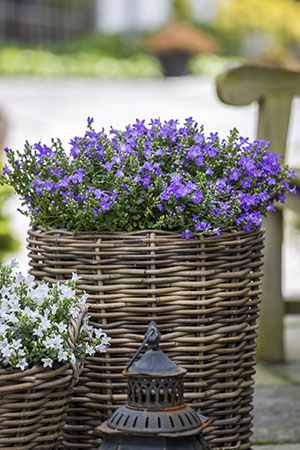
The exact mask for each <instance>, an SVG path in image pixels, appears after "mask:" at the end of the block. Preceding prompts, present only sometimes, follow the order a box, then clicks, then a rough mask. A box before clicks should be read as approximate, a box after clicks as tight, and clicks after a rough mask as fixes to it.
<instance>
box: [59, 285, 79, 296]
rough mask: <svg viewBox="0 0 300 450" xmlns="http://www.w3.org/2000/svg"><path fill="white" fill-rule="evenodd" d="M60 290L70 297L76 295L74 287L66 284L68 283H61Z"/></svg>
mask: <svg viewBox="0 0 300 450" xmlns="http://www.w3.org/2000/svg"><path fill="white" fill-rule="evenodd" d="M60 291H61V293H62V295H63V296H64V297H66V298H68V299H69V298H72V297H74V294H75V293H74V291H73V289H72V288H71V287H70V286H66V285H61V286H60Z"/></svg>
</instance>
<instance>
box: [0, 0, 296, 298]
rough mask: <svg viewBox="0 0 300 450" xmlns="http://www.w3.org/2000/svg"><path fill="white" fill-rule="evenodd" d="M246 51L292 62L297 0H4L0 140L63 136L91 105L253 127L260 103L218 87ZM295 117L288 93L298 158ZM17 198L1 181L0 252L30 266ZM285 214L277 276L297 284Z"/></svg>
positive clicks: (117, 116) (98, 117)
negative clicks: (227, 97) (229, 96)
mask: <svg viewBox="0 0 300 450" xmlns="http://www.w3.org/2000/svg"><path fill="white" fill-rule="evenodd" d="M247 61H251V62H255V63H258V64H262V65H268V66H270V65H271V66H277V67H282V66H283V67H287V68H289V69H292V70H300V2H298V1H296V0H243V1H240V0H152V1H151V2H149V1H148V0H85V1H81V0H0V146H1V148H3V147H4V146H8V147H11V148H13V149H21V148H22V147H23V145H24V142H25V141H26V140H29V141H30V142H32V143H33V142H36V141H39V140H42V141H44V142H45V143H50V140H51V138H52V137H54V138H56V137H59V138H61V139H62V141H63V143H65V144H66V145H67V143H68V141H69V139H70V138H72V137H73V136H74V135H80V134H82V133H84V130H85V125H86V119H87V117H88V116H90V117H94V118H95V126H96V127H99V128H101V127H105V128H108V127H109V126H110V125H113V126H115V127H123V126H125V125H126V124H127V123H130V122H132V121H134V120H135V119H136V118H137V117H138V118H140V119H141V118H145V119H146V120H148V119H150V118H152V117H161V118H162V119H170V118H179V119H180V120H183V119H184V118H185V117H189V116H193V117H194V118H195V119H196V120H197V121H198V122H199V123H202V124H204V126H205V129H206V131H207V132H210V131H219V133H220V134H221V135H222V136H224V137H225V136H226V135H227V134H228V132H229V130H230V129H232V128H233V127H237V128H238V129H239V130H240V133H241V134H242V135H244V136H249V137H250V138H251V139H252V138H254V137H255V136H256V125H257V106H256V105H250V106H247V107H240V108H235V107H230V106H226V105H224V104H222V103H221V102H220V101H219V100H218V98H217V95H216V92H215V77H216V75H217V74H218V73H219V72H220V71H222V70H223V69H225V68H226V67H228V65H234V64H236V63H239V62H240V63H242V62H247ZM299 120H300V104H299V100H297V99H296V100H295V101H294V103H293V111H292V117H291V122H290V131H289V136H288V158H287V160H288V162H292V163H293V165H295V164H296V165H297V164H298V166H300V127H299V126H297V124H298V123H299ZM2 159H3V155H2ZM17 208H18V199H17V198H16V197H15V196H14V195H13V194H12V193H11V192H10V191H9V190H7V189H6V188H1V190H0V248H1V250H0V259H2V260H3V259H5V260H7V259H9V258H11V257H12V256H16V257H17V258H18V259H19V260H20V261H21V267H22V268H23V270H26V269H27V268H28V265H27V255H26V248H25V247H26V230H27V228H28V226H29V224H28V222H27V220H26V218H24V217H23V216H21V215H20V214H19V213H18V212H17V211H16V210H17ZM286 220H287V223H288V225H289V226H288V228H287V232H286V235H285V246H284V272H283V282H284V286H283V287H284V290H285V292H286V293H287V294H288V295H297V294H299V291H300V237H299V231H298V230H299V229H300V225H299V224H300V219H299V217H298V216H297V215H296V214H294V213H291V212H288V213H287V214H286Z"/></svg>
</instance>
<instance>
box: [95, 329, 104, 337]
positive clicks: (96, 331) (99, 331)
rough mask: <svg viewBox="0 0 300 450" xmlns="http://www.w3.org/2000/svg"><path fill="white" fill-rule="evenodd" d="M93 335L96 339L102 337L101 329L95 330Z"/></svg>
mask: <svg viewBox="0 0 300 450" xmlns="http://www.w3.org/2000/svg"><path fill="white" fill-rule="evenodd" d="M94 333H95V337H96V338H101V337H102V336H103V331H102V328H98V329H95V330H94Z"/></svg>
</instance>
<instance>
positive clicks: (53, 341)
mask: <svg viewBox="0 0 300 450" xmlns="http://www.w3.org/2000/svg"><path fill="white" fill-rule="evenodd" d="M62 343H63V340H62V337H61V336H59V335H53V334H52V336H51V337H48V336H47V337H46V339H45V341H44V344H45V347H48V348H54V349H56V350H61V347H62Z"/></svg>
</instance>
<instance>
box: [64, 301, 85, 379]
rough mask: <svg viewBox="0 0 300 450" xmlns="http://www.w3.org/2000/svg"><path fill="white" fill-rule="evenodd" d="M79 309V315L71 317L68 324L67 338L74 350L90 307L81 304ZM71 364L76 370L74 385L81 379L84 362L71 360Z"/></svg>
mask: <svg viewBox="0 0 300 450" xmlns="http://www.w3.org/2000/svg"><path fill="white" fill-rule="evenodd" d="M77 310H78V315H77V317H75V318H71V320H70V323H69V326H68V334H69V337H68V339H67V344H68V346H69V347H70V348H71V349H72V350H74V348H75V346H76V341H77V339H78V335H79V330H80V327H81V324H82V321H83V318H84V317H85V316H86V314H87V310H88V307H87V305H79V306H78V307H77ZM70 365H71V367H72V369H73V372H74V377H73V381H72V384H71V386H72V387H73V386H74V385H75V384H76V383H77V382H78V380H79V376H80V374H81V372H82V370H83V363H80V362H76V363H73V362H72V361H70Z"/></svg>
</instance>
